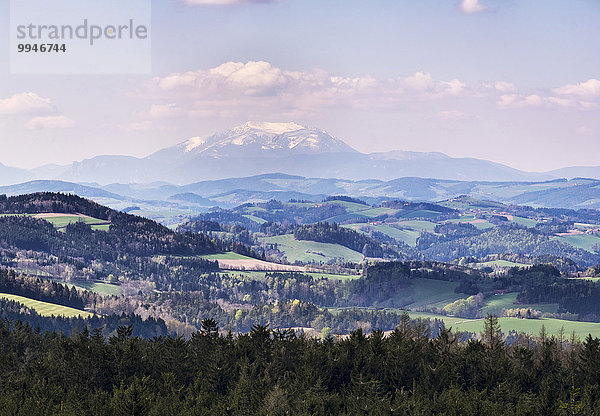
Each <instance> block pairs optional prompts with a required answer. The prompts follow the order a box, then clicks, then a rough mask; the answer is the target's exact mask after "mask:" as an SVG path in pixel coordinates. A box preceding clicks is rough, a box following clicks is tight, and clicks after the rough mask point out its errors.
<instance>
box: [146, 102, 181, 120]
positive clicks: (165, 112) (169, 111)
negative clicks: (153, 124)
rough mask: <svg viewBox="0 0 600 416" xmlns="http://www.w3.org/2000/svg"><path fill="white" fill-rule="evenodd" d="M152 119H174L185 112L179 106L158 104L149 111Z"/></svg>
mask: <svg viewBox="0 0 600 416" xmlns="http://www.w3.org/2000/svg"><path fill="white" fill-rule="evenodd" d="M148 113H149V115H150V117H152V118H172V117H178V116H180V115H183V114H184V113H185V112H184V111H183V110H182V109H181V108H180V107H179V106H177V104H174V103H170V104H156V105H153V106H151V107H150V110H149V111H148Z"/></svg>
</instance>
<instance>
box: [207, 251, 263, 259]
mask: <svg viewBox="0 0 600 416" xmlns="http://www.w3.org/2000/svg"><path fill="white" fill-rule="evenodd" d="M201 257H202V258H203V259H207V260H252V257H248V256H243V255H241V254H237V253H233V252H231V251H230V252H227V253H219V254H208V255H206V256H201Z"/></svg>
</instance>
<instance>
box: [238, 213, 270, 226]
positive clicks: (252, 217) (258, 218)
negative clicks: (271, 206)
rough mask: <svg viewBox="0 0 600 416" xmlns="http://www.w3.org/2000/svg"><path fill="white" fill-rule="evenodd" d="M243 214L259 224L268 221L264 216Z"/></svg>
mask: <svg viewBox="0 0 600 416" xmlns="http://www.w3.org/2000/svg"><path fill="white" fill-rule="evenodd" d="M242 216H243V217H246V218H248V219H249V220H251V221H254V222H255V223H257V224H264V223H265V222H267V220H265V219H264V218H260V217H256V216H254V215H242Z"/></svg>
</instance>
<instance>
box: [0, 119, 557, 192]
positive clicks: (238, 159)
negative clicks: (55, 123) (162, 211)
mask: <svg viewBox="0 0 600 416" xmlns="http://www.w3.org/2000/svg"><path fill="white" fill-rule="evenodd" d="M365 140H368V138H365ZM274 172H278V173H283V174H289V175H300V176H307V177H324V178H343V179H351V180H362V179H380V180H391V179H396V178H402V177H420V178H437V179H452V180H468V181H473V180H486V181H515V180H542V179H550V178H554V176H550V175H541V174H535V173H529V172H523V171H520V170H517V169H513V168H510V167H508V166H505V165H501V164H499V163H494V162H490V161H486V160H480V159H472V158H453V157H450V156H448V155H445V154H443V153H437V152H432V153H421V152H407V151H391V152H383V153H371V154H365V153H360V152H358V151H356V150H354V149H353V148H352V147H350V146H348V145H347V144H346V143H344V142H343V141H341V140H339V139H337V138H335V137H333V136H332V135H330V134H329V133H327V132H325V131H323V130H319V129H316V128H312V127H306V126H302V125H300V124H297V123H272V122H247V123H245V124H242V125H240V126H237V127H234V128H232V129H229V130H227V131H224V132H221V133H216V134H213V135H210V136H205V137H192V138H190V139H188V140H185V141H183V142H181V143H179V144H177V145H175V146H171V147H168V148H165V149H163V150H160V151H158V152H155V153H153V154H151V155H150V156H148V157H145V158H135V157H130V156H97V157H94V158H91V159H86V160H83V161H80V162H74V163H72V164H71V165H68V166H51V167H41V168H38V169H34V170H33V171H31V174H32V175H31V176H32V177H33V178H36V179H60V180H67V181H72V182H80V183H92V182H96V183H100V184H109V183H149V182H155V181H164V182H170V183H173V184H179V185H182V184H188V183H193V182H199V181H204V180H213V179H224V178H232V177H246V176H253V175H260V174H266V173H274ZM0 173H1V172H0Z"/></svg>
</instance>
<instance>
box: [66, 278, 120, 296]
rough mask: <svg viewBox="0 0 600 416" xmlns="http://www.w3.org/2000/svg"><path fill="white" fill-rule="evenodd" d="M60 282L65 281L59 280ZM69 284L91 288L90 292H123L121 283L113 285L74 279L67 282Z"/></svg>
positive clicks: (118, 293) (109, 294)
mask: <svg viewBox="0 0 600 416" xmlns="http://www.w3.org/2000/svg"><path fill="white" fill-rule="evenodd" d="M59 283H64V282H61V281H59ZM67 284H68V285H72V286H75V287H76V288H79V289H85V290H89V291H90V292H94V293H98V294H100V295H106V296H119V295H120V294H121V287H120V286H119V285H112V284H110V283H103V282H94V281H74V282H72V283H67Z"/></svg>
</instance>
